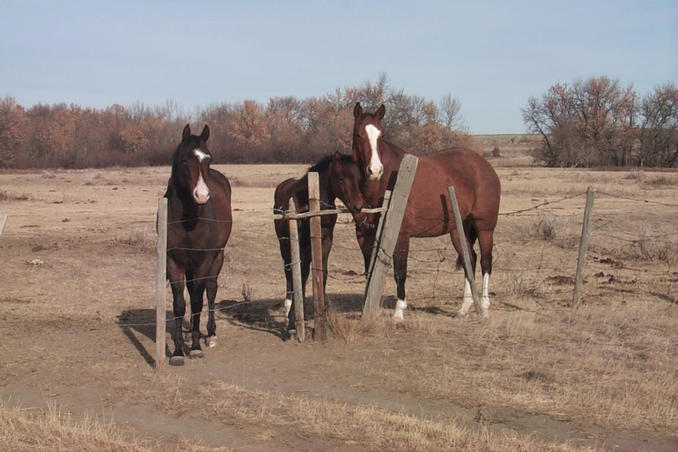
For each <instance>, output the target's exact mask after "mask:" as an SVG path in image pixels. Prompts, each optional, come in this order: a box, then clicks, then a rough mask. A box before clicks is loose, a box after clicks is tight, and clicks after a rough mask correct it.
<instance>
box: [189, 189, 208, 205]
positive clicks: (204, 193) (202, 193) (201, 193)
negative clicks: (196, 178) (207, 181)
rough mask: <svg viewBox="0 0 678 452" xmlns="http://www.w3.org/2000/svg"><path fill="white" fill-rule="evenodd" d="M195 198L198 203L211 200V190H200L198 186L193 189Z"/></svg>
mask: <svg viewBox="0 0 678 452" xmlns="http://www.w3.org/2000/svg"><path fill="white" fill-rule="evenodd" d="M193 199H195V202H197V203H198V204H206V203H207V201H209V200H210V192H209V190H199V189H198V188H196V189H195V190H193Z"/></svg>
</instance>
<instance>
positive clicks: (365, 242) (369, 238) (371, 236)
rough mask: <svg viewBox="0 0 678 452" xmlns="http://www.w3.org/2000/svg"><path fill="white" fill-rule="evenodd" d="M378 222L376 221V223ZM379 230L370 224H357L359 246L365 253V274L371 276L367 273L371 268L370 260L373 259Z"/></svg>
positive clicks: (356, 231) (356, 234) (356, 232)
mask: <svg viewBox="0 0 678 452" xmlns="http://www.w3.org/2000/svg"><path fill="white" fill-rule="evenodd" d="M375 224H376V223H375ZM376 235H377V230H376V228H372V227H369V225H363V226H360V227H358V226H356V228H355V236H356V239H358V246H359V247H360V251H361V252H362V253H363V260H364V263H365V276H367V277H369V275H368V274H367V273H368V272H369V270H370V260H371V259H372V246H373V245H374V240H375V239H376Z"/></svg>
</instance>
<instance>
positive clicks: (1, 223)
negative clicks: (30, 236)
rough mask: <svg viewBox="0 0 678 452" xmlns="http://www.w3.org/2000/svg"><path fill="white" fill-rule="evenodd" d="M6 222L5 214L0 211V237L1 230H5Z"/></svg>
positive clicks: (0, 235)
mask: <svg viewBox="0 0 678 452" xmlns="http://www.w3.org/2000/svg"><path fill="white" fill-rule="evenodd" d="M6 222H7V214H6V213H3V212H0V237H2V231H4V230H5V223H6Z"/></svg>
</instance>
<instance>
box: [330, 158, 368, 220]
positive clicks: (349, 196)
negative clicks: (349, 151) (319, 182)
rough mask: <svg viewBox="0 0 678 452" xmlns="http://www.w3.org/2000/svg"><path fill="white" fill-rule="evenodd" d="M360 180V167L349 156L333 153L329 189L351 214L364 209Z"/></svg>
mask: <svg viewBox="0 0 678 452" xmlns="http://www.w3.org/2000/svg"><path fill="white" fill-rule="evenodd" d="M361 179H362V174H361V171H360V167H358V165H357V164H356V163H355V162H354V161H353V159H352V158H351V156H350V155H343V154H341V153H340V152H335V153H334V157H333V158H332V166H331V170H330V178H329V184H330V188H331V190H332V192H334V194H336V196H337V197H338V198H339V199H341V201H342V202H343V203H344V205H345V206H346V207H347V208H348V210H350V211H351V213H353V214H356V213H358V212H360V209H362V208H363V207H365V199H364V198H363V194H362V192H361V191H360V181H361Z"/></svg>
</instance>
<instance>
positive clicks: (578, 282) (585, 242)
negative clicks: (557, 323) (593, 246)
mask: <svg viewBox="0 0 678 452" xmlns="http://www.w3.org/2000/svg"><path fill="white" fill-rule="evenodd" d="M595 194H596V189H595V188H593V187H589V188H588V189H587V190H586V208H585V209H584V222H583V223H582V226H581V240H580V241H579V256H578V258H577V273H576V274H575V278H574V294H573V296H572V308H573V309H577V308H578V307H579V305H580V303H581V288H582V283H583V273H584V263H585V261H586V251H587V250H588V247H589V236H590V232H591V231H590V229H591V213H592V212H593V199H594V197H595Z"/></svg>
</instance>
